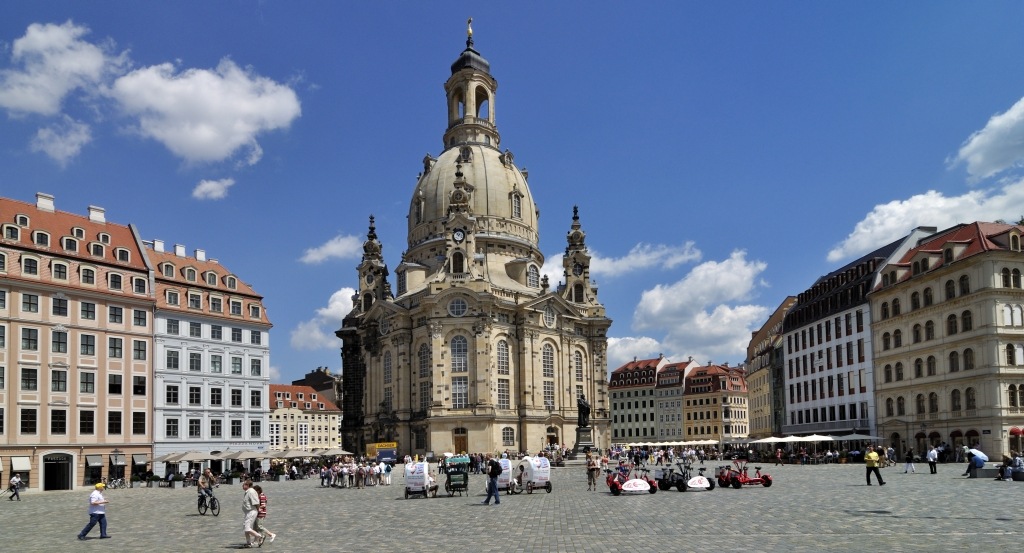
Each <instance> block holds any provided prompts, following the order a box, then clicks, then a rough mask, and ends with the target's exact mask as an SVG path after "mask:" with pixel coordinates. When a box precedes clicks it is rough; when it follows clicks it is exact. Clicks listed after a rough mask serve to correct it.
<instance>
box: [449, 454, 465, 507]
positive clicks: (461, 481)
mask: <svg viewBox="0 0 1024 553" xmlns="http://www.w3.org/2000/svg"><path fill="white" fill-rule="evenodd" d="M444 472H445V476H447V479H446V480H445V482H444V491H446V492H448V497H451V496H453V495H455V493H456V492H458V494H459V495H462V494H464V493H466V494H468V493H469V455H455V456H452V457H449V458H448V459H447V461H446V462H445V465H444Z"/></svg>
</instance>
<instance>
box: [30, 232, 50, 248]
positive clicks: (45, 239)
mask: <svg viewBox="0 0 1024 553" xmlns="http://www.w3.org/2000/svg"><path fill="white" fill-rule="evenodd" d="M32 242H34V243H35V245H37V246H42V247H44V248H49V247H50V235H49V234H46V233H45V232H40V231H36V232H34V233H32Z"/></svg>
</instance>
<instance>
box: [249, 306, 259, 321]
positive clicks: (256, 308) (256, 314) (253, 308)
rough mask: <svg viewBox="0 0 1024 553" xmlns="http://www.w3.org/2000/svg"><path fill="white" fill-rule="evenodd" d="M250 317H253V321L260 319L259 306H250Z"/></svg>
mask: <svg viewBox="0 0 1024 553" xmlns="http://www.w3.org/2000/svg"><path fill="white" fill-rule="evenodd" d="M249 316H250V317H252V318H253V319H258V318H260V306H258V305H250V306H249Z"/></svg>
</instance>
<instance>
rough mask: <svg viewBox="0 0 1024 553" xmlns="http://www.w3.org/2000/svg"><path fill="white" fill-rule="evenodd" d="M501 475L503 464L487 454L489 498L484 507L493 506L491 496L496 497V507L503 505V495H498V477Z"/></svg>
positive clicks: (485, 500) (486, 499)
mask: <svg viewBox="0 0 1024 553" xmlns="http://www.w3.org/2000/svg"><path fill="white" fill-rule="evenodd" d="M499 475H501V463H499V462H498V460H497V459H495V458H494V455H493V454H491V453H488V454H487V497H486V498H485V499H484V505H490V504H491V496H492V495H493V496H494V505H495V506H497V505H501V495H499V494H498V476H499Z"/></svg>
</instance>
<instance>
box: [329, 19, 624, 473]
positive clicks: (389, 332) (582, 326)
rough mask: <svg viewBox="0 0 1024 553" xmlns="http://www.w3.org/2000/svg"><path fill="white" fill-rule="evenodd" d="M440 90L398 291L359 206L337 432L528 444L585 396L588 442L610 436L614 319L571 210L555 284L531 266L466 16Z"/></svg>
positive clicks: (509, 165) (417, 441)
mask: <svg viewBox="0 0 1024 553" xmlns="http://www.w3.org/2000/svg"><path fill="white" fill-rule="evenodd" d="M444 90H445V97H446V108H447V114H448V126H447V128H446V129H445V132H444V133H443V135H442V151H441V153H440V154H438V155H437V157H434V156H432V155H430V154H427V155H426V156H425V157H424V158H423V170H422V172H421V173H420V175H419V177H418V179H417V183H416V186H415V188H414V189H413V190H412V200H411V202H410V204H409V216H408V238H407V241H408V243H407V249H406V251H405V252H404V253H403V254H402V258H401V263H399V264H398V266H397V267H396V268H395V278H396V289H395V290H396V292H395V294H392V292H391V287H390V283H389V281H388V276H389V274H388V270H387V265H386V264H385V263H384V261H383V257H382V246H381V244H380V242H379V241H378V240H377V235H376V231H375V227H374V225H373V219H372V217H371V219H370V230H369V233H368V234H367V241H366V242H365V243H364V246H363V250H364V255H363V260H362V262H361V263H360V264H359V266H358V267H357V272H358V276H359V279H360V281H359V288H358V292H357V294H356V295H355V297H354V298H353V305H354V308H353V310H352V312H351V313H350V314H349V315H348V316H347V317H346V318H345V320H344V322H343V323H342V328H341V329H339V330H338V331H337V333H336V334H337V336H338V337H339V338H341V339H342V341H343V346H342V358H343V359H342V362H343V371H344V374H343V377H344V388H345V397H344V403H343V409H344V419H343V439H344V446H345V447H347V448H350V449H351V448H356V449H357V450H360V451H362V450H363V447H364V446H365V444H367V443H372V442H377V441H397V442H398V447H399V451H400V453H401V454H405V453H409V454H421V455H422V454H424V453H426V452H427V451H434V452H443V451H456V452H461V451H467V452H484V451H500V450H506V449H507V450H511V451H531V452H536V451H538V450H540V449H542V448H543V447H545V446H546V445H548V444H571V443H572V442H573V440H574V439H575V436H576V433H575V428H576V424H577V398H578V397H580V396H585V397H586V398H587V400H588V401H589V404H590V406H591V407H592V415H591V417H590V422H591V427H592V428H593V436H594V441H595V445H597V447H607V446H608V445H609V439H610V432H609V416H610V415H609V408H610V405H609V401H608V392H607V378H606V372H607V361H606V358H605V355H606V348H607V331H608V328H609V326H610V325H611V320H610V319H608V318H607V317H606V316H605V311H604V307H603V306H602V305H601V304H600V303H599V302H598V300H597V286H596V285H595V284H594V283H593V282H592V281H591V280H590V259H591V258H590V254H589V252H588V251H587V248H586V245H585V242H584V238H585V234H584V233H583V230H582V228H581V225H580V222H579V214H578V210H577V209H576V208H574V209H573V222H572V225H571V228H570V230H569V234H568V242H569V246H568V247H567V248H566V252H565V255H564V257H563V262H562V265H563V267H564V268H565V272H564V274H565V282H563V283H557V285H556V286H554V287H553V286H551V283H549V282H548V280H547V278H546V277H544V278H542V277H541V273H540V271H541V267H543V265H544V255H543V254H542V253H541V251H540V247H539V239H540V235H539V233H538V218H539V214H540V212H539V210H538V208H537V206H536V205H535V204H534V201H533V195H532V194H531V193H530V187H529V185H528V174H527V172H526V171H525V170H522V169H520V168H519V167H518V166H517V165H516V164H515V161H514V159H515V158H514V156H513V154H512V152H511V151H509V150H508V149H505V150H504V151H502V150H501V149H500V148H499V145H500V144H501V135H500V134H499V133H498V128H497V125H496V124H495V98H496V93H497V90H498V82H497V80H495V78H494V77H493V76H492V75H491V73H490V63H488V62H487V60H486V59H484V57H483V56H482V55H481V54H480V53H479V52H478V51H477V50H476V49H475V48H474V42H473V35H472V28H470V29H469V31H468V38H467V40H466V48H465V49H464V50H463V51H462V53H461V54H460V55H459V57H458V59H456V60H455V62H454V63H452V65H451V76H450V77H449V78H448V80H447V82H445V85H444ZM350 371H351V372H350ZM350 378H351V380H350ZM350 384H351V386H350ZM350 394H351V397H350Z"/></svg>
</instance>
